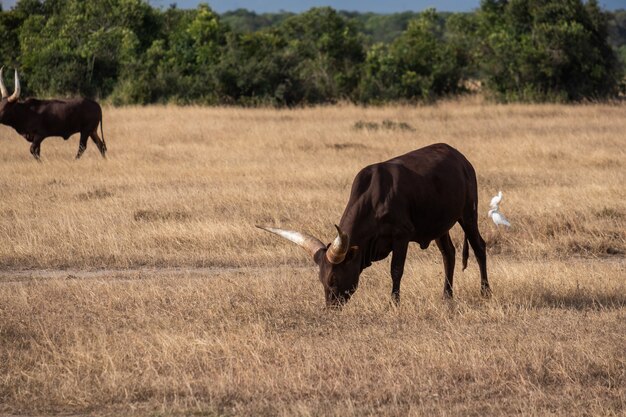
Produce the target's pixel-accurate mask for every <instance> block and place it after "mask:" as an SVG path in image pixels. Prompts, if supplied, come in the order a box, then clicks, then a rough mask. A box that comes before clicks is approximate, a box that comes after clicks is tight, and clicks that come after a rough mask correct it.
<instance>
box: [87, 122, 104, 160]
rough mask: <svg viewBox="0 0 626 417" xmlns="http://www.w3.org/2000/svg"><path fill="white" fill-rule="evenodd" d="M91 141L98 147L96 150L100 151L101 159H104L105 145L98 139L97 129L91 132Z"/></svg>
mask: <svg viewBox="0 0 626 417" xmlns="http://www.w3.org/2000/svg"><path fill="white" fill-rule="evenodd" d="M91 139H92V140H93V141H94V143H95V144H96V146H97V147H98V150H100V154H101V155H102V157H103V158H106V153H107V145H106V143H104V141H103V140H102V139H100V136H98V128H96V129H94V131H93V132H91Z"/></svg>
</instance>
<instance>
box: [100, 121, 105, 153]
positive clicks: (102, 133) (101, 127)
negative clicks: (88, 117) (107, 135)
mask: <svg viewBox="0 0 626 417" xmlns="http://www.w3.org/2000/svg"><path fill="white" fill-rule="evenodd" d="M102 120H103V119H102V112H100V136H102V149H104V151H105V152H106V151H107V143H106V141H105V140H104V127H103V124H104V123H103V122H102Z"/></svg>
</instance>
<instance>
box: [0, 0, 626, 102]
mask: <svg viewBox="0 0 626 417" xmlns="http://www.w3.org/2000/svg"><path fill="white" fill-rule="evenodd" d="M0 56H1V59H0V61H1V63H2V64H3V65H4V66H5V67H17V68H19V70H20V72H21V74H22V88H23V90H24V91H25V94H29V95H34V96H39V97H51V96H72V95H84V96H92V97H98V98H101V99H106V100H109V101H111V102H113V103H115V104H148V103H164V102H175V103H183V104H184V103H199V104H240V105H259V104H268V105H278V106H292V105H301V104H317V103H332V102H336V101H339V100H350V101H354V102H358V103H364V104H369V103H384V102H390V101H407V102H412V101H431V100H436V99H437V98H440V97H443V96H450V95H455V94H460V93H463V92H464V91H466V89H467V87H468V85H470V84H477V83H480V84H482V86H483V89H484V91H485V93H486V94H487V95H489V96H490V97H493V98H494V99H497V100H501V101H546V100H547V101H578V100H585V99H588V100H596V99H606V98H611V97H615V96H617V95H618V94H619V92H620V88H622V89H623V61H620V58H619V57H622V59H626V12H624V11H618V12H615V13H612V14H611V13H606V12H604V11H602V10H601V9H600V8H599V6H598V3H597V1H595V0H589V1H586V2H583V1H582V0H562V1H559V2H553V1H546V0H483V1H482V3H481V7H480V9H478V10H477V11H476V12H473V13H464V14H452V13H437V12H435V11H434V10H427V11H424V12H422V13H398V14H392V15H376V14H373V13H348V12H338V11H336V10H333V9H331V8H314V9H311V10H309V11H308V12H305V13H302V14H293V13H277V14H256V13H252V12H249V11H246V10H237V11H234V12H229V13H225V14H223V15H221V16H220V15H218V14H217V13H215V12H214V11H213V10H212V9H211V8H210V6H209V5H207V4H202V5H200V6H198V7H197V8H196V9H194V10H182V9H178V8H176V7H175V6H171V7H169V8H167V9H158V8H153V7H151V6H150V5H149V4H148V2H147V1H146V0H100V1H98V2H85V1H82V0H45V1H41V0H20V1H18V3H17V5H16V6H15V7H14V8H13V9H11V10H6V11H2V12H1V13H0Z"/></svg>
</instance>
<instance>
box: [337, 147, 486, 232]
mask: <svg viewBox="0 0 626 417" xmlns="http://www.w3.org/2000/svg"><path fill="white" fill-rule="evenodd" d="M476 195H477V192H476V174H475V172H474V169H473V167H472V166H471V164H470V163H469V161H467V159H466V158H465V157H464V156H463V155H462V154H461V153H460V152H459V151H457V150H456V149H454V148H453V147H451V146H449V145H447V144H443V143H440V144H434V145H430V146H427V147H424V148H421V149H417V150H415V151H412V152H409V153H407V154H404V155H401V156H398V157H396V158H393V159H390V160H388V161H385V162H381V163H377V164H373V165H370V166H368V167H366V168H364V169H363V170H361V172H359V174H358V175H357V177H356V178H355V180H354V183H353V187H352V192H351V195H350V201H349V202H348V207H347V208H346V213H344V217H346V214H347V213H348V212H349V211H354V213H353V214H352V217H357V216H361V217H362V219H361V220H360V221H359V222H361V223H362V222H364V221H365V220H364V219H365V218H366V217H370V218H369V219H368V220H369V221H370V223H371V224H372V227H375V228H378V229H379V230H378V232H377V233H390V232H391V233H401V232H402V231H406V233H413V235H412V236H411V240H414V241H420V242H422V241H428V242H430V241H431V240H433V239H435V238H437V237H439V236H440V235H441V234H442V233H443V232H445V231H447V230H449V229H450V228H451V227H452V225H454V223H455V222H456V221H457V220H458V219H460V218H461V217H462V216H463V212H464V210H465V209H466V208H467V207H468V205H469V207H472V206H474V205H475V202H476V199H477V196H476ZM353 207H354V208H353ZM368 211H369V213H368ZM356 212H358V214H357V213H356ZM355 226H356V225H355Z"/></svg>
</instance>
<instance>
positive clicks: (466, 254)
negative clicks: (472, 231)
mask: <svg viewBox="0 0 626 417" xmlns="http://www.w3.org/2000/svg"><path fill="white" fill-rule="evenodd" d="M467 258H469V247H468V245H467V235H465V239H464V240H463V271H465V268H467Z"/></svg>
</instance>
